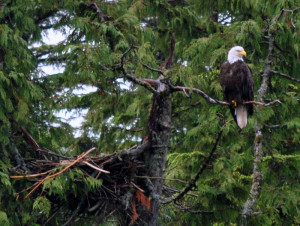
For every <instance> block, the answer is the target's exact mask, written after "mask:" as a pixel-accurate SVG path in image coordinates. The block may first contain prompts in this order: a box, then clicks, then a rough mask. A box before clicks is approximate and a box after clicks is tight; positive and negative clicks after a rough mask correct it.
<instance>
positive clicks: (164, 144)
mask: <svg viewBox="0 0 300 226" xmlns="http://www.w3.org/2000/svg"><path fill="white" fill-rule="evenodd" d="M157 81H158V84H159V85H158V87H157V92H156V93H154V94H153V104H152V110H151V114H150V118H149V122H148V132H147V135H146V137H148V140H149V141H150V147H149V148H148V149H147V150H146V151H145V152H144V153H143V156H142V161H143V162H144V163H145V169H146V172H145V174H146V175H147V176H149V177H150V178H151V177H155V178H162V177H163V174H164V171H165V165H166V155H167V151H168V146H169V137H170V131H171V95H170V89H169V86H168V85H167V84H166V83H165V82H166V81H165V80H163V79H158V80H157ZM146 139H147V138H146ZM144 183H145V185H146V187H147V189H148V190H149V194H150V200H151V206H150V210H149V211H148V210H147V208H145V207H144V206H139V207H137V212H138V214H139V221H138V222H137V224H139V225H156V221H157V218H158V213H159V207H160V204H159V197H160V195H161V192H162V185H163V180H162V179H148V180H146V181H144Z"/></svg>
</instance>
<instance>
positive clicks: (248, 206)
mask: <svg viewBox="0 0 300 226" xmlns="http://www.w3.org/2000/svg"><path fill="white" fill-rule="evenodd" d="M281 15H282V13H280V15H279V16H278V17H277V18H275V20H274V21H273V22H272V24H271V25H270V27H269V30H268V36H267V37H268V54H267V57H266V61H265V66H264V72H263V75H262V81H261V85H260V87H259V89H258V91H257V92H258V96H257V100H258V101H260V102H262V101H264V99H265V97H266V94H267V90H268V84H269V79H270V74H271V70H272V69H271V67H272V60H273V49H274V42H275V29H274V23H275V22H277V21H278V20H279V18H280V16H281ZM262 129H263V126H262V125H261V124H260V123H259V122H258V121H257V120H256V119H255V126H254V131H255V139H254V148H253V152H254V162H253V180H252V185H251V189H250V193H249V196H250V197H249V198H248V199H247V201H246V202H245V204H244V208H243V210H242V219H241V223H242V225H247V217H248V216H252V215H253V214H254V212H255V211H254V209H255V207H256V203H257V200H258V198H259V195H260V191H261V187H262V176H263V175H262V172H261V170H260V169H259V164H260V163H261V162H262V159H263V148H262V143H263V133H262Z"/></svg>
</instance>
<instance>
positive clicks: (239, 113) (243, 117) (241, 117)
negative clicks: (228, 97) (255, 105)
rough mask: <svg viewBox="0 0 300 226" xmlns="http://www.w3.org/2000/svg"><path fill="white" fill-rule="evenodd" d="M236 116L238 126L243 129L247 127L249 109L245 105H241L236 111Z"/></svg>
mask: <svg viewBox="0 0 300 226" xmlns="http://www.w3.org/2000/svg"><path fill="white" fill-rule="evenodd" d="M235 116H236V121H237V124H238V126H239V127H240V128H241V129H243V128H244V127H245V126H246V125H247V117H248V116H247V108H246V106H244V105H239V106H237V108H236V109H235Z"/></svg>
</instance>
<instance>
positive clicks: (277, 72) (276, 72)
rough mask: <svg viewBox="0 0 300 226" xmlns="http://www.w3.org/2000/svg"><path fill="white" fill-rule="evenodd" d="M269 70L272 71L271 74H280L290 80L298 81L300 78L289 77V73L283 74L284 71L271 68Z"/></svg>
mask: <svg viewBox="0 0 300 226" xmlns="http://www.w3.org/2000/svg"><path fill="white" fill-rule="evenodd" d="M270 72H271V73H273V74H277V75H280V76H282V77H284V78H287V79H290V80H292V81H295V82H300V79H296V78H294V77H291V76H289V75H287V74H284V73H281V72H279V71H274V70H271V71H270Z"/></svg>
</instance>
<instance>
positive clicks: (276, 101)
mask: <svg viewBox="0 0 300 226" xmlns="http://www.w3.org/2000/svg"><path fill="white" fill-rule="evenodd" d="M186 90H188V91H193V92H194V93H197V94H199V95H200V96H202V97H203V98H204V99H205V100H207V101H208V102H210V103H212V104H220V105H231V104H232V103H228V102H226V101H221V100H216V99H214V98H212V97H210V96H209V95H208V94H206V93H205V92H204V91H202V90H200V89H196V88H188V87H183V86H173V87H172V91H182V92H186ZM276 103H281V102H280V100H274V101H271V102H269V103H263V102H260V101H244V102H243V104H257V105H261V106H265V107H267V106H270V105H273V104H276Z"/></svg>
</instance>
